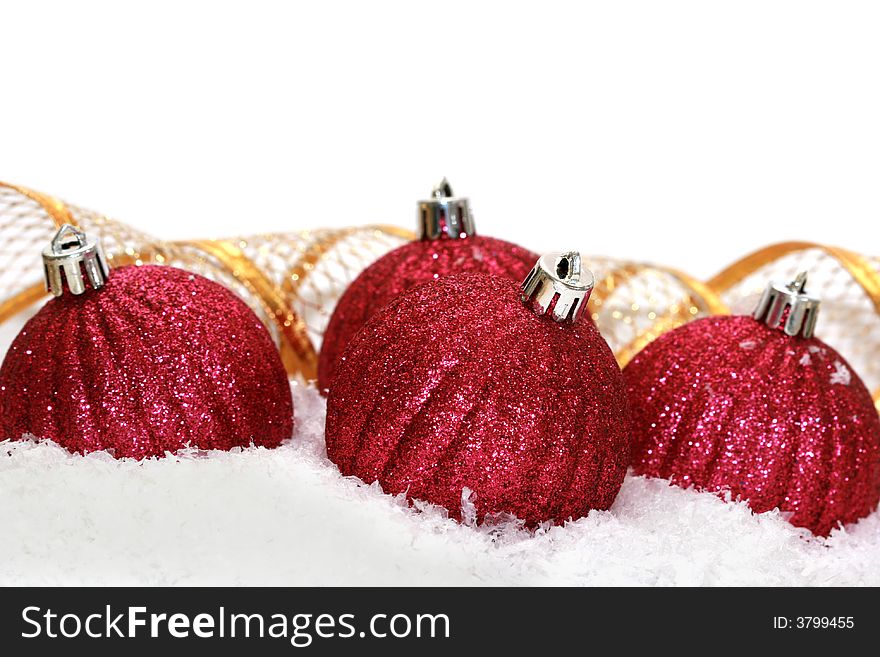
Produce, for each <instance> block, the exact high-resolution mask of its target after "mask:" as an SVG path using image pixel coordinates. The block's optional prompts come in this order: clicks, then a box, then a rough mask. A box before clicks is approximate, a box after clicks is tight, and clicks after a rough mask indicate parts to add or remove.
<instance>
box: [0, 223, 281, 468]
mask: <svg viewBox="0 0 880 657" xmlns="http://www.w3.org/2000/svg"><path fill="white" fill-rule="evenodd" d="M79 235H82V234H81V233H79ZM77 266H78V264H77ZM95 271H98V279H97V281H96V282H97V283H98V285H95V286H94V287H100V289H93V288H85V289H84V290H81V292H82V293H76V294H73V293H71V292H70V288H73V287H74V286H76V287H82V280H76V281H75V282H74V283H73V284H69V283H68V282H69V281H70V275H69V274H68V280H67V281H64V282H63V293H61V295H60V296H58V297H56V298H54V299H51V300H50V301H49V302H48V303H46V305H45V306H44V307H43V308H42V309H41V310H40V311H39V312H38V313H37V314H36V315H35V316H34V317H33V318H31V320H30V321H28V322H27V324H26V325H25V327H24V328H23V329H22V331H21V332H20V333H19V335H18V337H17V338H16V339H15V341H14V342H13V344H12V347H11V348H10V349H9V352H8V353H7V355H6V358H5V360H4V362H3V366H2V368H0V435H2V437H3V438H11V439H21V438H22V436H23V435H26V434H29V435H33V436H36V437H38V438H50V439H52V440H54V441H56V442H58V443H60V444H61V445H63V446H64V447H67V448H68V449H70V450H72V451H76V452H90V451H94V450H103V449H106V450H111V451H112V453H113V454H114V456H116V457H134V458H144V457H149V456H161V455H163V454H164V453H165V452H166V451H171V452H173V451H175V450H177V449H179V448H181V447H184V446H187V445H190V446H193V447H199V448H203V449H230V448H232V447H236V446H247V445H250V444H251V443H253V444H256V445H262V446H266V447H275V446H277V445H278V444H280V443H281V441H282V440H284V439H286V438H289V437H290V435H291V433H292V425H293V403H292V400H291V396H290V388H289V386H288V382H287V376H286V374H285V371H284V368H283V366H282V364H281V360H280V357H279V356H278V352H277V350H276V348H275V346H274V344H273V343H272V339H271V337H270V336H269V334H268V332H267V331H266V328H265V327H264V326H263V325H262V323H261V322H260V320H259V319H258V318H257V317H256V315H254V313H253V312H252V311H251V310H250V309H249V308H248V307H247V305H245V304H244V302H242V301H241V300H240V299H239V298H238V297H236V296H235V295H234V294H233V293H231V292H230V291H228V290H227V289H226V288H224V287H222V286H221V285H218V284H217V283H214V282H212V281H209V280H207V279H206V278H203V277H201V276H197V275H195V274H191V273H189V272H186V271H183V270H181V269H176V268H174V267H157V266H142V267H135V266H129V267H122V268H119V269H115V270H113V271H112V272H111V273H110V275H109V278H108V279H107V280H106V282H104V281H103V280H102V279H103V276H102V275H101V272H100V267H97V268H95ZM104 273H106V269H105V270H104ZM56 283H57V284H58V285H61V284H62V279H61V278H58V279H56ZM102 283H103V286H101V285H102ZM56 289H57V290H58V292H59V293H60V292H62V288H60V287H58V288H56Z"/></svg>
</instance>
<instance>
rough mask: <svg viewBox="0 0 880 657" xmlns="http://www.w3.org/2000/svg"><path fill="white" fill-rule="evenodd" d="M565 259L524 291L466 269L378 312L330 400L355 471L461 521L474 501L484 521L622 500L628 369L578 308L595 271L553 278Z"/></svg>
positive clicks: (339, 455) (350, 470)
mask: <svg viewBox="0 0 880 657" xmlns="http://www.w3.org/2000/svg"><path fill="white" fill-rule="evenodd" d="M553 257H554V256H544V258H542V259H541V261H539V265H537V266H536V267H535V271H533V272H532V273H531V274H530V275H529V277H528V278H527V279H526V281H525V283H524V284H523V290H522V291H521V289H520V287H519V286H517V285H516V283H514V282H512V281H510V280H508V279H506V278H502V277H499V276H491V275H485V274H456V275H453V276H448V277H445V278H441V279H439V280H438V281H436V282H433V283H429V284H427V285H422V286H420V287H417V288H415V289H413V290H410V291H408V292H405V293H403V294H402V295H400V296H399V297H398V298H397V299H396V300H395V301H393V302H392V303H391V304H390V305H388V306H386V307H385V308H384V309H382V310H380V311H379V312H377V313H376V314H375V315H374V317H373V318H372V319H371V320H370V321H369V322H368V323H367V324H366V325H365V326H364V328H363V330H362V331H360V332H359V333H358V334H357V336H355V338H354V339H353V340H352V342H351V343H350V345H349V347H348V348H347V349H346V351H345V356H344V359H343V361H342V362H341V363H340V366H339V370H338V374H337V378H336V381H335V383H334V385H333V387H332V388H331V390H330V394H329V398H328V402H327V427H326V438H327V453H328V456H329V457H330V459H331V460H333V461H334V462H335V463H336V464H337V465H338V466H339V469H340V471H341V472H342V473H343V474H345V475H355V476H358V477H360V478H361V479H362V480H363V481H365V482H368V483H369V482H373V481H378V482H379V483H380V484H381V486H382V488H383V490H384V491H385V492H387V493H391V494H397V493H406V494H407V495H408V496H409V497H410V498H414V499H420V500H426V501H428V502H431V503H434V504H438V505H441V506H444V507H446V508H447V509H448V510H449V513H450V516H452V517H454V518H457V519H462V518H463V513H464V517H465V518H466V519H469V511H468V510H467V509H470V508H471V507H469V506H467V505H466V506H465V507H464V508H465V509H466V510H465V511H464V512H463V504H462V500H463V499H466V500H468V501H469V502H470V503H473V512H474V516H473V517H474V518H475V519H477V520H480V521H481V520H483V519H484V518H486V516H494V515H495V514H513V515H515V516H517V517H518V518H520V519H522V520H524V521H526V523H527V524H528V525H530V526H534V525H536V524H538V523H541V522H544V521H556V522H562V521H565V520H567V519H569V518H579V517H582V516H584V515H585V514H586V513H587V512H589V510H590V509H607V508H609V506H610V505H611V504H612V502H613V501H614V499H615V497H616V495H617V492H618V490H619V489H620V485H621V483H622V481H623V477H624V474H625V471H626V467H627V464H628V462H629V444H628V436H629V428H628V419H629V418H628V412H627V405H626V395H625V390H624V384H623V378H622V376H621V373H620V370H619V368H618V366H617V363H616V361H615V359H614V356H613V354H612V353H611V349H610V348H609V347H608V345H607V343H606V342H605V340H604V339H603V338H602V336H601V335H600V334H599V332H598V330H597V329H596V327H595V326H594V325H593V324H592V323H591V322H590V321H588V320H586V319H585V318H582V317H578V315H579V313H580V310H581V309H582V308H583V305H584V304H586V297H587V296H588V295H589V290H590V289H591V287H592V277H591V276H590V274H589V272H583V273H580V272H578V274H577V275H575V276H574V277H573V278H572V277H571V276H570V275H566V272H568V271H569V270H568V269H565V270H564V271H560V272H558V273H559V278H558V279H557V280H556V281H555V283H554V282H553V281H551V280H550V277H549V275H548V269H549V268H546V267H545V268H544V269H543V270H542V269H541V264H540V263H541V262H544V263H546V262H548V259H552V258H553ZM572 257H575V258H578V263H579V257H577V256H576V254H565V255H564V256H561V257H557V258H559V262H563V261H566V262H573V260H572ZM565 267H566V268H567V267H568V265H566V266H565ZM536 272H537V273H536ZM566 278H568V280H569V281H575V282H577V281H578V280H580V281H581V282H580V283H576V284H575V287H567V286H566V285H565V283H564V282H563V283H561V284H560V283H559V281H560V280H563V281H564V280H565V279H566ZM588 278H589V285H586V284H584V283H583V281H585V280H586V279H588ZM524 301H526V303H524ZM554 319H555V320H556V321H554Z"/></svg>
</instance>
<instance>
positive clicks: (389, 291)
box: [318, 183, 538, 392]
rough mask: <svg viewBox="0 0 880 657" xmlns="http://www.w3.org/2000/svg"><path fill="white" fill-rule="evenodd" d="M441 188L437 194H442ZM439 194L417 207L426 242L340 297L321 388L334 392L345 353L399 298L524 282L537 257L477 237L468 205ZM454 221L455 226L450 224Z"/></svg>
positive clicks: (394, 256) (371, 270) (391, 256)
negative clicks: (474, 279) (439, 287)
mask: <svg viewBox="0 0 880 657" xmlns="http://www.w3.org/2000/svg"><path fill="white" fill-rule="evenodd" d="M442 187H443V186H442V184H441V186H439V187H438V190H442ZM446 191H447V192H448V193H445V192H443V193H441V195H439V196H436V197H435V199H433V200H431V201H422V202H421V204H420V205H419V220H420V226H421V231H420V232H421V235H422V239H419V240H417V241H414V242H410V243H408V244H405V245H404V246H402V247H400V248H398V249H395V250H394V251H391V252H390V253H387V254H386V255H384V256H383V257H382V258H380V259H379V260H377V261H376V262H374V263H373V264H372V265H370V266H369V267H367V269H365V270H364V271H363V272H361V274H360V275H359V276H358V277H357V278H356V279H355V280H354V281H352V283H351V284H350V285H349V286H348V288H347V289H346V291H345V293H344V294H343V295H342V297H340V299H339V301H338V303H337V304H336V308H335V309H334V312H333V316H332V317H331V318H330V323H329V324H328V325H327V329H326V331H325V332H324V339H323V343H322V344H321V353H320V355H319V359H318V387H319V389H320V390H321V391H324V392H326V390H327V389H328V388H330V387H331V384H332V381H333V376H334V374H335V371H336V368H337V365H338V362H339V358H340V356H341V355H342V352H343V351H344V350H345V347H346V346H347V345H348V343H349V342H350V341H351V339H352V338H353V337H354V335H355V333H357V332H358V331H359V330H360V329H361V327H362V326H363V325H364V324H366V322H367V320H369V319H370V317H372V316H373V314H374V313H375V312H376V311H377V310H379V309H380V308H383V307H384V306H386V305H387V304H388V303H389V302H390V301H392V300H393V299H394V298H395V297H397V296H398V295H399V294H400V293H401V292H405V291H406V290H409V289H412V288H413V287H415V286H417V285H421V284H423V283H427V282H430V281H433V280H436V279H438V278H440V277H441V276H448V275H450V274H458V273H479V274H493V275H496V276H502V277H506V278H510V279H511V280H514V281H517V282H519V281H521V280H522V279H523V277H524V276H525V275H526V274H528V273H529V271H530V270H531V268H532V266H533V265H534V264H535V260H536V259H537V257H538V256H537V255H536V254H534V253H532V252H531V251H528V250H527V249H524V248H522V247H519V246H517V245H515V244H511V243H509V242H505V241H502V240H498V239H493V238H491V237H482V236H480V235H476V234H474V227H473V220H472V218H471V216H470V211H469V208H468V205H467V200H466V199H463V198H454V197H452V195H451V190H449V189H448V183H447V184H446ZM450 218H455V221H451V220H450V221H447V219H450Z"/></svg>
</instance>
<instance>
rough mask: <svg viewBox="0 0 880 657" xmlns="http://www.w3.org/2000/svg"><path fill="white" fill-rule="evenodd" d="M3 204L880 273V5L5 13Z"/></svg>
mask: <svg viewBox="0 0 880 657" xmlns="http://www.w3.org/2000/svg"><path fill="white" fill-rule="evenodd" d="M0 61H2V87H0V89H2V91H0V94H2V96H0V129H2V139H0V179H4V180H7V181H11V182H17V183H20V184H24V185H27V186H30V187H33V188H36V189H39V190H41V191H45V192H49V193H52V194H55V195H57V196H60V197H62V198H64V199H66V200H69V201H71V202H74V203H78V204H80V205H85V206H89V207H93V208H96V209H99V210H101V211H103V212H105V213H108V214H111V215H113V216H116V217H118V218H122V219H125V220H127V221H129V222H131V223H134V224H135V225H137V226H138V227H140V228H143V229H148V230H151V231H153V232H154V233H156V234H157V235H159V236H163V237H211V236H214V237H220V236H226V235H234V234H242V233H244V234H247V233H251V232H257V231H264V230H285V229H294V228H304V227H309V226H319V225H347V224H355V223H365V222H384V223H396V224H400V225H404V226H408V227H409V226H411V225H412V223H413V214H414V201H415V200H416V199H417V198H419V197H421V196H424V195H425V194H426V193H428V192H429V190H430V188H431V186H432V185H433V184H434V183H435V182H436V180H437V179H438V178H439V177H440V176H442V175H446V176H448V177H449V178H450V180H451V182H452V183H453V186H454V187H455V189H456V191H457V192H458V193H460V194H465V195H468V196H470V197H471V198H472V200H473V202H474V207H475V212H476V217H477V221H478V226H479V228H480V231H481V232H482V233H484V234H491V235H495V236H498V237H504V238H507V239H511V240H513V241H518V242H521V243H524V244H526V245H528V246H531V247H533V248H535V249H538V250H546V249H554V248H568V247H577V248H581V249H582V250H584V251H586V252H591V253H604V254H608V255H616V256H623V257H630V258H636V259H646V260H651V261H655V262H661V263H666V264H671V265H676V266H678V267H681V268H683V269H687V270H689V271H691V272H693V273H695V274H697V275H701V276H705V275H709V274H711V273H713V272H715V271H717V270H718V269H720V268H721V267H722V266H723V265H724V264H725V263H727V262H728V261H730V260H732V259H733V258H735V257H737V256H739V255H742V254H744V253H745V252H746V251H749V250H752V249H754V248H756V247H758V246H761V245H764V244H766V243H769V242H773V241H778V240H784V239H792V238H799V239H809V240H817V241H823V242H829V243H835V244H840V245H843V246H849V247H853V248H856V249H859V250H862V251H864V252H869V253H874V254H877V253H880V244H878V242H877V227H876V224H877V217H878V215H880V195H878V193H877V181H878V174H880V79H878V69H880V5H877V4H876V3H858V2H847V3H841V2H825V3H822V2H805V1H804V0H799V1H797V2H768V1H767V0H763V1H760V2H743V1H740V2H723V3H721V2H719V3H711V2H663V3H660V2H645V3H638V2H614V3H585V2H580V3H565V2H540V3H538V2H534V3H519V2H511V1H509V0H508V1H506V2H498V3H489V2H485V3H476V2H454V1H451V0H444V1H443V2H412V1H411V2H376V1H375V0H373V1H371V2H310V3H299V4H294V3H290V2H287V3H282V2H277V3H272V2H255V1H253V0H251V1H248V2H237V3H222V2H216V1H215V2H205V3H200V2H188V3H187V2H157V1H155V0H154V1H152V2H149V3H141V4H140V5H139V6H134V5H132V4H130V3H121V2H82V1H80V2H76V3H72V2H33V1H29V2H24V1H21V2H15V3H10V2H4V3H3V5H2V11H0Z"/></svg>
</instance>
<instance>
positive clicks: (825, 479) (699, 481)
mask: <svg viewBox="0 0 880 657" xmlns="http://www.w3.org/2000/svg"><path fill="white" fill-rule="evenodd" d="M807 299H808V297H806V295H804V294H803V281H799V283H798V285H795V284H792V285H790V286H788V287H782V286H773V287H771V288H768V293H766V294H765V298H764V300H762V304H761V305H759V309H758V311H757V312H756V317H754V318H753V317H712V318H706V319H701V320H697V321H694V322H691V323H690V324H686V325H685V326H682V327H680V328H678V329H675V330H674V331H671V332H669V333H666V334H665V335H663V336H661V337H660V338H658V339H657V340H655V341H654V342H652V343H651V344H650V345H648V347H646V348H645V349H644V350H643V351H642V352H641V353H640V354H638V355H637V356H636V357H635V358H634V359H633V360H632V362H630V363H629V365H628V366H627V367H626V368H625V370H624V376H625V379H626V382H627V387H628V392H629V396H630V405H631V408H632V413H633V468H634V470H635V471H636V472H637V473H639V474H645V475H650V476H654V477H664V478H668V479H671V480H672V481H673V482H675V483H677V484H680V485H682V486H685V487H688V486H695V487H697V488H700V489H704V490H710V491H729V492H730V494H731V495H732V496H733V497H734V498H742V499H747V500H748V503H749V505H750V506H751V508H752V509H753V510H754V511H755V512H757V513H760V512H764V511H769V510H771V509H776V508H778V509H780V510H781V511H782V512H783V513H786V514H789V518H790V521H791V522H792V523H793V524H794V525H797V526H801V527H807V528H809V529H810V530H812V531H813V532H814V533H816V534H820V535H827V534H828V533H829V532H830V531H831V530H832V529H833V528H834V527H836V526H837V525H838V524H841V523H848V522H852V521H854V520H857V519H859V518H861V517H863V516H865V515H867V514H868V513H870V512H871V511H872V510H873V509H874V508H875V507H876V506H877V502H878V499H880V419H878V416H877V411H876V409H875V407H874V404H873V402H872V400H871V396H870V394H869V393H868V390H867V389H866V387H865V385H864V384H863V383H862V381H861V379H859V377H858V375H857V374H856V373H855V372H854V371H853V370H852V368H851V367H850V366H849V364H848V363H847V362H846V360H845V359H844V358H843V357H842V356H841V355H840V354H838V353H837V352H836V351H835V350H834V349H832V348H831V347H829V346H828V345H827V344H825V343H824V342H822V341H821V340H819V339H817V338H814V337H811V334H812V323H813V322H814V321H815V310H816V307H815V303H817V302H815V300H812V301H813V302H814V305H813V307H812V311H810V310H808V311H807V314H806V316H804V315H803V314H802V311H803V306H804V304H805V303H806V300H807ZM811 314H812V316H811ZM789 320H791V321H789ZM786 331H788V333H791V335H789V334H788V333H787V332H786Z"/></svg>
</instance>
